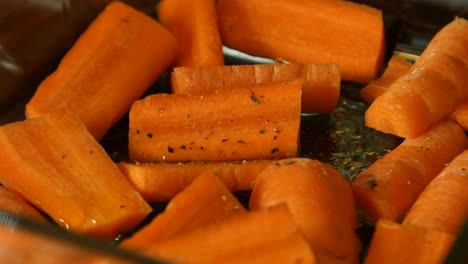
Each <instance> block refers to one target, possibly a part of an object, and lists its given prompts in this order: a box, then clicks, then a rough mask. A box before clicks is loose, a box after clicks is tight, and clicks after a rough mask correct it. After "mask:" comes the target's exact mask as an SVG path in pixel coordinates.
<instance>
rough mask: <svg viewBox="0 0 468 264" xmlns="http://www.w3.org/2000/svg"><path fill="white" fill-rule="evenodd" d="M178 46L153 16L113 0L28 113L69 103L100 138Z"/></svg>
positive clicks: (33, 100) (38, 93)
mask: <svg viewBox="0 0 468 264" xmlns="http://www.w3.org/2000/svg"><path fill="white" fill-rule="evenodd" d="M176 46H177V43H176V40H175V39H174V37H173V36H172V35H171V34H170V33H169V32H168V31H167V30H166V29H165V28H163V27H162V26H161V25H159V24H158V23H157V22H156V21H155V20H154V19H152V18H150V17H148V16H146V15H144V14H143V13H141V12H139V11H137V10H135V9H133V8H131V7H130V6H127V5H125V4H123V3H121V2H119V1H113V2H112V3H110V4H109V5H108V6H107V7H106V8H105V9H104V11H103V12H102V13H101V14H100V15H99V16H98V17H97V18H96V19H95V20H94V21H93V22H92V23H91V24H90V26H89V27H88V29H87V30H86V31H85V32H84V33H83V34H82V35H81V36H80V38H79V39H78V40H77V41H76V43H75V44H74V46H73V47H72V48H71V49H70V50H69V51H68V53H67V54H66V55H65V57H64V58H63V59H62V61H61V63H60V65H59V66H58V68H57V69H56V70H55V71H54V72H53V73H52V74H51V75H49V77H47V78H46V79H45V80H44V81H43V82H42V83H41V84H40V85H39V87H38V89H37V91H36V93H35V94H34V96H33V97H32V98H31V100H30V101H29V103H28V104H27V105H26V117H28V118H32V117H37V116H40V115H42V114H44V113H47V112H49V111H53V110H58V109H61V108H64V107H68V108H70V109H71V110H72V111H74V112H75V113H77V114H78V116H79V117H80V118H81V119H82V120H83V122H84V123H85V125H86V126H87V128H88V130H89V131H90V132H91V134H93V135H94V137H95V138H96V139H97V140H98V141H99V140H100V139H101V138H102V137H103V136H104V135H105V134H106V132H107V131H108V130H109V128H110V127H111V126H112V125H114V124H115V123H116V122H117V121H118V120H119V119H120V118H121V117H122V116H123V115H124V114H125V113H126V112H128V110H129V109H130V106H131V104H132V102H133V101H134V100H136V99H138V98H140V97H141V96H142V94H143V93H144V92H145V91H146V90H147V89H148V88H149V87H150V86H151V85H152V84H153V83H154V82H155V81H156V79H157V78H158V77H159V75H160V73H161V72H162V71H163V70H165V69H166V68H167V67H168V66H169V64H170V63H171V62H172V60H173V59H174V58H175V54H176Z"/></svg>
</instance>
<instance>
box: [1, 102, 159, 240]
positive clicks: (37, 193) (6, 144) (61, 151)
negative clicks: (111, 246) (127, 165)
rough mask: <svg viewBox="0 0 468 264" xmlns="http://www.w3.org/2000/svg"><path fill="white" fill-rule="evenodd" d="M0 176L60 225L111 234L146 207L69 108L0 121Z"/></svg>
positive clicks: (137, 217) (125, 226)
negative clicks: (15, 119)
mask: <svg viewBox="0 0 468 264" xmlns="http://www.w3.org/2000/svg"><path fill="white" fill-rule="evenodd" d="M0 144H1V146H2V148H1V149H0V160H1V161H0V182H1V183H2V184H3V185H4V186H5V187H7V188H9V189H11V190H13V191H15V192H17V193H19V194H20V195H21V196H23V197H24V198H25V199H26V200H27V201H28V202H30V203H31V204H32V205H34V206H35V207H36V208H38V209H40V210H41V211H43V212H44V213H46V214H48V215H49V216H50V217H51V218H52V219H53V220H55V221H56V222H57V223H58V224H59V225H60V226H62V227H63V228H64V229H67V230H70V231H73V232H76V233H80V234H85V235H91V236H96V237H102V238H106V239H107V238H114V237H115V236H116V235H118V234H121V233H124V232H126V231H129V230H131V229H132V228H134V227H135V226H136V225H137V224H138V223H139V222H140V221H142V220H143V218H145V217H146V215H148V214H149V213H150V212H151V207H150V206H149V205H148V204H147V203H146V202H145V201H144V200H143V199H142V198H141V196H140V195H139V194H138V192H136V191H135V189H133V187H132V186H131V184H130V183H129V182H128V181H127V180H126V178H125V176H123V175H122V173H121V172H120V170H119V169H118V168H117V166H116V165H115V163H114V162H113V161H112V160H111V159H110V157H109V156H108V155H107V153H106V152H105V150H104V149H103V148H102V146H101V145H99V143H98V142H97V141H96V140H95V139H94V137H93V136H92V135H91V134H90V133H89V132H88V130H87V129H86V127H85V125H84V124H83V122H82V121H81V120H80V119H79V117H78V116H77V115H76V114H74V113H73V112H72V111H71V110H68V109H63V110H59V111H55V112H50V113H48V114H44V115H41V116H40V117H38V118H33V119H27V120H25V121H20V122H16V123H11V124H7V125H4V126H2V127H0Z"/></svg>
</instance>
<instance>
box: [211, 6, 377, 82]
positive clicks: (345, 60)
mask: <svg viewBox="0 0 468 264" xmlns="http://www.w3.org/2000/svg"><path fill="white" fill-rule="evenodd" d="M217 9H218V20H219V30H220V33H221V39H222V40H223V43H224V44H225V45H226V46H228V47H230V48H233V49H237V50H240V51H242V52H245V53H248V54H250V55H254V56H260V57H267V58H272V59H279V58H281V59H285V60H287V61H291V62H297V63H336V64H338V65H339V66H340V70H341V75H342V79H343V80H350V81H358V82H368V81H370V80H373V79H375V78H376V77H377V76H378V74H379V73H380V71H381V68H382V63H383V59H384V53H385V32H384V24H383V17H382V12H381V11H380V10H378V9H375V8H372V7H369V6H366V5H362V4H357V3H353V2H351V1H341V0H328V1H322V0H312V1H311V0H292V1H291V0H290V1H274V2H272V1H268V0H250V1H243V0H220V1H218V2H217Z"/></svg>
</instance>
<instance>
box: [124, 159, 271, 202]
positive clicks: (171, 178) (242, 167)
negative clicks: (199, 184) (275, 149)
mask: <svg viewBox="0 0 468 264" xmlns="http://www.w3.org/2000/svg"><path fill="white" fill-rule="evenodd" d="M275 162H276V161H275V160H251V161H246V160H245V161H231V162H221V161H215V162H185V163H168V162H161V163H128V162H119V163H118V164H117V166H118V167H119V169H120V171H122V173H123V174H124V175H125V176H126V177H127V179H128V180H129V181H130V183H131V184H132V185H133V187H134V188H135V189H136V190H137V191H138V192H139V193H140V194H141V196H142V197H143V198H144V199H145V200H146V201H153V202H156V201H169V200H170V199H171V198H172V197H173V196H174V195H176V194H177V193H179V192H180V191H182V190H183V189H184V188H185V187H187V186H188V185H189V184H190V183H191V182H192V181H193V180H194V179H196V178H197V177H198V176H199V175H200V174H202V173H203V172H211V173H213V174H214V175H216V176H217V177H218V178H219V179H220V180H221V181H222V182H223V184H224V185H226V187H227V188H228V189H229V190H230V191H233V192H234V191H248V190H251V189H252V186H253V183H254V182H255V179H256V178H257V175H258V174H259V173H260V172H261V171H262V170H263V169H264V168H266V167H267V166H268V165H271V164H273V163H275Z"/></svg>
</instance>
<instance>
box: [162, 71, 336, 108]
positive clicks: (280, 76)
mask: <svg viewBox="0 0 468 264" xmlns="http://www.w3.org/2000/svg"><path fill="white" fill-rule="evenodd" d="M297 78H304V85H303V87H302V106H301V108H302V112H303V113H329V112H331V111H333V109H335V106H336V104H337V102H338V98H339V96H340V85H341V77H340V69H339V67H338V65H337V64H296V63H290V64H255V65H230V66H217V67H176V68H174V70H173V72H172V74H171V86H172V91H173V92H174V93H183V94H202V93H205V92H208V91H212V90H214V89H221V88H232V87H233V86H246V85H253V84H260V83H269V82H283V81H290V80H294V79H297Z"/></svg>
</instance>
